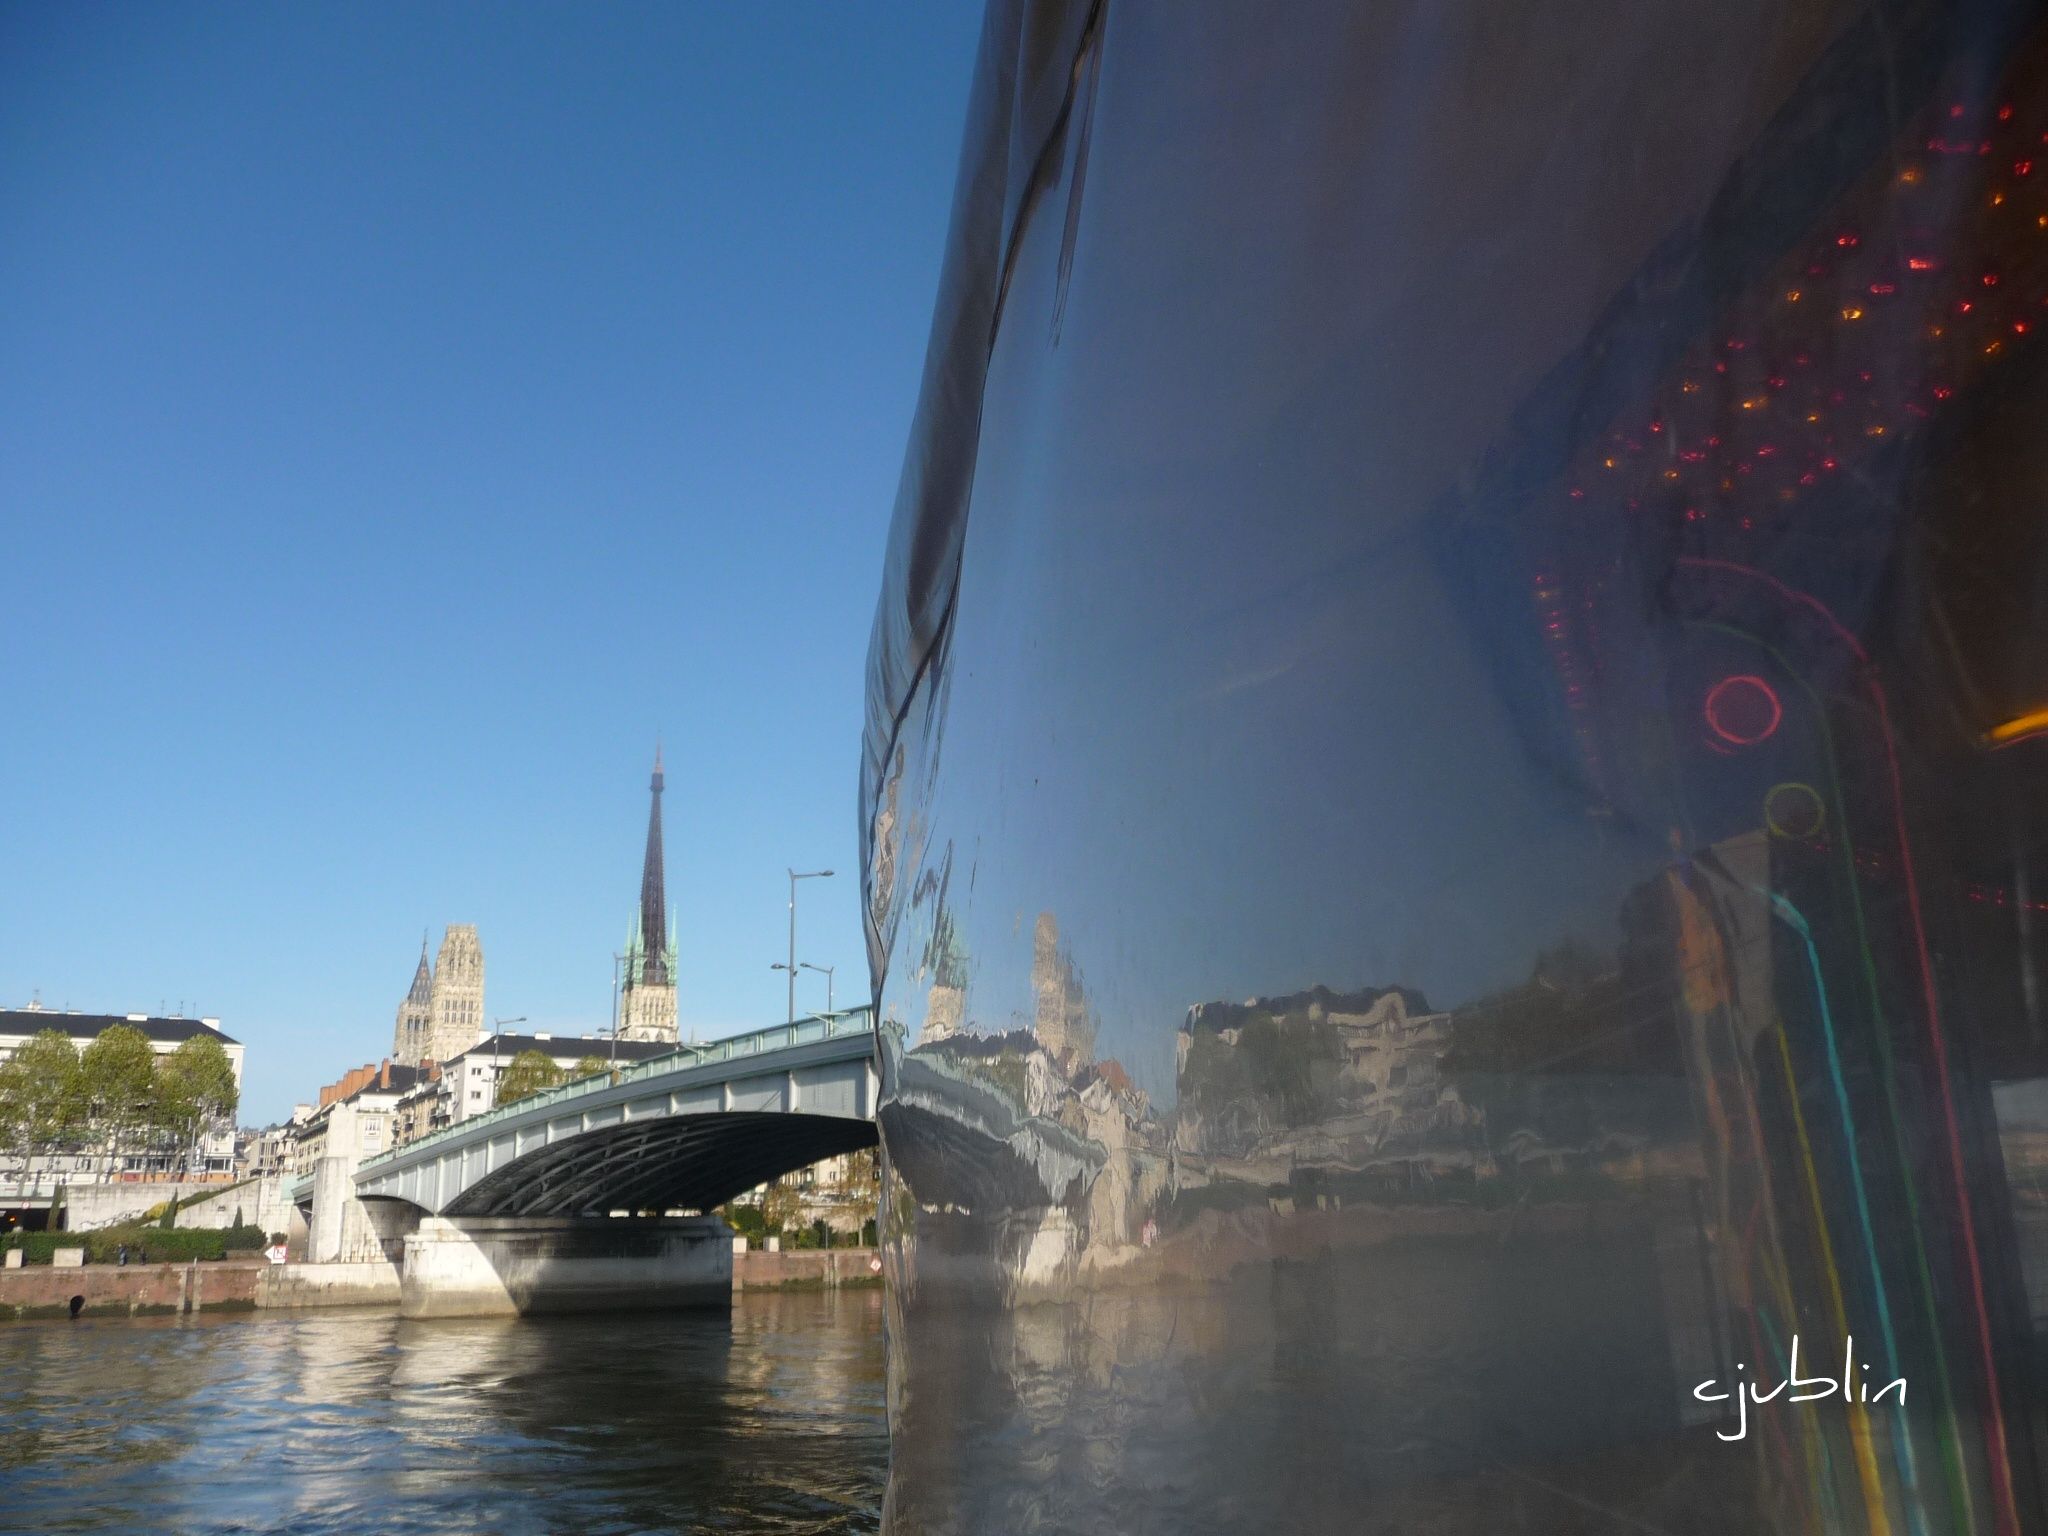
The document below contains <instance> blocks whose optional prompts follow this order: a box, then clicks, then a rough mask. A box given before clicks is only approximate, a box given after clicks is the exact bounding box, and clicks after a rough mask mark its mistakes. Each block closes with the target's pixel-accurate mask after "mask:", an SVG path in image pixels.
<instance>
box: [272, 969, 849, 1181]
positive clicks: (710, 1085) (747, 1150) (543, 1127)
mask: <svg viewBox="0 0 2048 1536" xmlns="http://www.w3.org/2000/svg"><path fill="white" fill-rule="evenodd" d="M876 1088H877V1083H876V1077H875V1063H874V1026H873V1019H872V1016H871V1013H870V1011H869V1010H868V1009H865V1008H858V1009H848V1010H844V1011H842V1012H839V1013H829V1014H818V1015H814V1016H813V1017H811V1018H806V1019H799V1020H797V1021H796V1023H794V1024H777V1025H775V1026H773V1027H771V1028H768V1029H757V1030H754V1031H752V1032H751V1033H749V1034H744V1035H737V1036H734V1037H732V1038H730V1039H726V1040H719V1041H715V1042H713V1043H712V1044H710V1045H701V1046H683V1047H681V1048H679V1049H677V1050H676V1051H674V1052H671V1053H670V1054H668V1055H665V1056H656V1057H653V1058H650V1059H649V1060H647V1061H643V1062H640V1063H637V1064H636V1065H634V1066H632V1067H629V1068H625V1069H622V1070H620V1071H618V1072H617V1073H614V1074H607V1075H603V1076H594V1077H587V1078H583V1079H580V1080H578V1081H576V1082H573V1083H568V1084H565V1085H564V1086H562V1087H560V1088H554V1089H550V1090H549V1091H547V1092H545V1093H541V1094H536V1095H534V1096H533V1097H531V1098H525V1099H520V1100H519V1101H517V1102H516V1103H512V1104H507V1105H504V1106H502V1107H500V1108H497V1109H493V1110H491V1111H489V1112H487V1113H485V1114H482V1115H474V1116H471V1117H470V1118H469V1119H467V1120H464V1121H461V1122H459V1123H458V1124H455V1125H451V1126H448V1127H446V1128H444V1129H442V1130H439V1131H435V1132H434V1133H432V1134H431V1135H428V1136H424V1137H422V1138H420V1139H419V1140H418V1141H414V1142H410V1143H408V1144H407V1145H405V1146H403V1147H399V1148H397V1149H396V1150H394V1151H390V1152H386V1153H383V1154H381V1155H380V1156H377V1157H373V1158H369V1159H366V1160H365V1161H364V1162H363V1163H362V1164H361V1165H360V1166H359V1167H358V1168H357V1169H356V1171H355V1194H356V1197H357V1198H358V1199H361V1200H366V1201H372V1200H402V1201H406V1202H409V1203H410V1204H412V1205H414V1206H417V1207H418V1208H419V1209H420V1210H422V1211H424V1212H425V1213H427V1214H428V1215H430V1216H449V1217H541V1216H554V1217H568V1216H603V1215H606V1214H608V1213H611V1212H620V1211H626V1212H631V1211H656V1212H659V1211H664V1210H675V1209H687V1210H695V1211H709V1210H710V1209H711V1208H712V1207H713V1206H717V1205H722V1204H723V1203H724V1202H725V1201H727V1200H729V1199H731V1198H732V1197H733V1196H734V1195H737V1194H740V1193H742V1192H743V1191H745V1190H749V1189H752V1188H753V1187H754V1186H755V1185H757V1184H761V1183H764V1182H765V1181H767V1180H769V1179H772V1178H775V1177H777V1176H778V1175H780V1174H784V1173H788V1172H790V1171H791V1170H793V1169H797V1168H802V1167H805V1166H807V1165H809V1164H811V1163H814V1162H816V1161H817V1160H818V1159H820V1158H824V1157H830V1156H832V1155H834V1154H835V1153H840V1152H852V1151H856V1150H858V1149H860V1148H862V1147H870V1146H873V1145H874V1144H875V1126H874V1116H875V1096H876ZM308 1193H309V1194H310V1190H309V1191H308Z"/></svg>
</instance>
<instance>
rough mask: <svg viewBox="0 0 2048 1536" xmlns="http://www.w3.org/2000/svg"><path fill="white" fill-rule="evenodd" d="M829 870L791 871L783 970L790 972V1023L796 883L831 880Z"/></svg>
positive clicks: (793, 1018) (792, 1018)
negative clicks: (786, 948) (785, 956)
mask: <svg viewBox="0 0 2048 1536" xmlns="http://www.w3.org/2000/svg"><path fill="white" fill-rule="evenodd" d="M831 875H832V871H831V870H829V869H812V870H806V871H805V872H804V873H802V874H798V873H797V872H796V871H795V870H793V869H792V870H790V871H789V964H788V965H787V966H784V967H782V969H784V970H787V971H788V972H789V1022H790V1023H792V1024H794V1023H795V1022H796V883H797V881H799V880H826V879H829V878H831Z"/></svg>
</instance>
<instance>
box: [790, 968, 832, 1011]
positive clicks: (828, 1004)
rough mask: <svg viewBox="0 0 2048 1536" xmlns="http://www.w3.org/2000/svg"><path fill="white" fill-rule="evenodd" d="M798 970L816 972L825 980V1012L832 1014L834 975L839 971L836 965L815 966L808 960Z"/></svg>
mask: <svg viewBox="0 0 2048 1536" xmlns="http://www.w3.org/2000/svg"><path fill="white" fill-rule="evenodd" d="M797 969H798V970H800V971H816V972H817V973H818V974H819V975H821V976H823V977H824V978H825V1011H826V1012H827V1013H830V1012H831V1011H832V973H833V972H834V971H836V970H838V969H839V967H838V966H836V965H813V964H811V962H810V961H808V960H806V961H804V962H803V964H801V965H799V966H798V967H797Z"/></svg>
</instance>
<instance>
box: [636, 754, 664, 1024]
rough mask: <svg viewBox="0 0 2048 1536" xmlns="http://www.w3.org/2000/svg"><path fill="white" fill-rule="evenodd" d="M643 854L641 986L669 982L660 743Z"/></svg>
mask: <svg viewBox="0 0 2048 1536" xmlns="http://www.w3.org/2000/svg"><path fill="white" fill-rule="evenodd" d="M648 789H649V791H650V794H649V800H650V804H649V806H648V811H647V858H646V861H645V863H643V864H642V865H641V868H640V940H641V946H640V976H639V981H640V984H641V985H642V986H647V987H665V986H667V985H669V982H670V977H669V973H668V955H667V953H666V949H667V946H666V945H665V944H664V942H663V940H664V939H665V938H666V937H667V935H668V916H667V900H666V897H665V895H664V894H663V880H662V871H661V745H660V743H659V742H657V743H656V744H655V748H654V780H653V782H652V783H651V784H649V785H648Z"/></svg>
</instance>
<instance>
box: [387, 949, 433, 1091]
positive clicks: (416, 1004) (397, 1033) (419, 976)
mask: <svg viewBox="0 0 2048 1536" xmlns="http://www.w3.org/2000/svg"><path fill="white" fill-rule="evenodd" d="M433 1017H434V968H433V967H432V966H431V965H429V964H427V938H426V935H425V934H421V935H420V963H419V969H417V970H416V971H414V972H413V973H412V990H411V991H410V992H407V993H406V994H405V1001H404V1002H402V1003H400V1004H399V1005H398V1025H397V1027H396V1028H395V1029H393V1030H392V1032H391V1059H392V1060H393V1061H395V1062H397V1063H399V1064H400V1065H401V1066H407V1067H416V1066H418V1065H419V1064H420V1059H421V1058H422V1057H423V1056H425V1055H426V1053H427V1031H428V1026H429V1025H430V1024H431V1023H432V1022H433Z"/></svg>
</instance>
